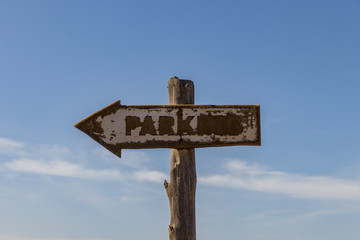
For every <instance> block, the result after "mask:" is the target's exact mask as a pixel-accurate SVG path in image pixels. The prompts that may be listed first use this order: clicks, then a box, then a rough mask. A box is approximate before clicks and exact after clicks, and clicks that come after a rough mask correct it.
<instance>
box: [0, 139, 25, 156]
mask: <svg viewBox="0 0 360 240" xmlns="http://www.w3.org/2000/svg"><path fill="white" fill-rule="evenodd" d="M24 146H25V144H24V143H23V142H19V141H15V140H12V139H9V138H3V137H0V154H15V153H19V151H21V150H22V148H23V147H24Z"/></svg>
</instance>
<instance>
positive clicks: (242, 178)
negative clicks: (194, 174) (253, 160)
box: [199, 160, 360, 201]
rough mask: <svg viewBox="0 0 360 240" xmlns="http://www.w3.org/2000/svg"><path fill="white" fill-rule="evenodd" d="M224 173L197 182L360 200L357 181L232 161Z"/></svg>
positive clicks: (292, 194) (304, 196)
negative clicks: (271, 169)
mask: <svg viewBox="0 0 360 240" xmlns="http://www.w3.org/2000/svg"><path fill="white" fill-rule="evenodd" d="M225 169H226V171H227V173H226V174H219V175H212V176H206V177H199V183H201V184H205V185H210V186H217V187H228V188H236V189H244V190H250V191H258V192H268V193H280V194H285V195H288V196H291V197H294V198H301V199H318V200H353V201H359V200H360V181H359V180H353V181H352V180H344V179H338V178H332V177H325V176H303V175H300V174H292V173H285V172H279V171H269V170H266V169H264V168H263V167H261V166H259V165H256V164H254V165H249V164H247V163H246V162H243V161H238V160H231V161H228V162H227V163H226V164H225Z"/></svg>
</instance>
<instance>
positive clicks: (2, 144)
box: [0, 0, 360, 240]
mask: <svg viewBox="0 0 360 240" xmlns="http://www.w3.org/2000/svg"><path fill="white" fill-rule="evenodd" d="M359 10H360V2H359V1H350V0H349V1H339V0H338V1H333V0H330V1H324V0H314V1H306V0H305V1H280V0H278V1H276V0H274V1H257V0H256V1H169V0H167V1H110V0H108V1H45V0H43V1H39V0H35V1H20V0H19V1H10V0H0V83H1V86H0V110H1V115H0V116H1V117H0V212H1V214H0V240H20V239H21V240H35V239H36V240H45V239H46V240H95V239H96V240H114V239H129V240H131V239H144V238H145V237H146V238H147V239H149V240H158V239H167V238H168V232H167V226H168V224H169V218H170V217H169V205H168V199H167V196H166V193H165V190H164V188H163V184H162V182H163V180H164V179H168V178H169V177H168V174H169V167H170V166H169V165H170V150H169V149H151V150H123V157H122V158H121V159H119V158H117V157H116V156H114V155H112V154H111V153H109V152H107V151H106V150H105V149H103V148H102V147H101V146H100V145H98V144H97V143H96V142H94V141H93V140H92V139H90V138H89V137H88V136H86V135H85V134H83V133H82V132H80V131H78V130H77V129H76V128H74V127H73V124H75V123H76V122H78V121H80V120H81V119H83V118H84V117H86V116H88V115H90V114H91V113H93V112H95V111H97V110H99V109H101V108H103V107H105V106H107V105H108V104H110V103H112V102H114V101H115V100H118V99H120V100H121V102H122V104H126V105H136V104H140V105H143V104H167V103H168V93H167V88H166V87H167V81H168V79H169V78H170V77H172V76H178V77H179V78H183V79H191V80H193V81H194V84H195V103H196V104H259V105H261V124H262V146H261V147H251V146H237V147H222V148H204V149H197V150H196V164H197V175H198V186H197V196H196V198H197V200H196V204H197V206H196V208H197V209H196V211H197V212H196V216H197V237H198V239H207V240H215V239H246V240H282V239H283V240H298V239H301V240H302V239H308V240H315V239H316V240H318V239H328V240H335V239H336V240H338V239H348V240H358V239H359V236H360V230H359V227H358V224H357V222H358V219H359V218H360V177H359V175H360V161H359V159H360V150H359V147H358V143H359V141H358V138H359V136H360V128H359V126H358V123H359V122H360V113H359V111H358V103H359V100H360V97H359V94H358V90H359V88H360V70H359V65H360V30H359V24H360V15H359V14H358V13H359Z"/></svg>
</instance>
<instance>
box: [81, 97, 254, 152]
mask: <svg viewBox="0 0 360 240" xmlns="http://www.w3.org/2000/svg"><path fill="white" fill-rule="evenodd" d="M75 127H77V128H78V129H80V130H81V131H83V132H84V133H86V134H87V135H89V136H90V137H91V138H93V139H94V140H95V141H97V142H98V143H100V144H101V145H103V146H104V147H105V148H107V149H108V150H110V151H111V152H113V153H114V154H115V155H117V156H119V157H120V156H121V149H122V148H196V147H216V146H232V145H260V142H261V141H260V106H258V105H129V106H127V105H120V101H116V102H114V103H112V104H110V105H109V106H107V107H105V108H103V109H101V110H100V111H98V112H96V113H94V114H92V115H90V116H89V117H87V118H85V119H84V120H82V121H80V122H78V123H77V124H75Z"/></svg>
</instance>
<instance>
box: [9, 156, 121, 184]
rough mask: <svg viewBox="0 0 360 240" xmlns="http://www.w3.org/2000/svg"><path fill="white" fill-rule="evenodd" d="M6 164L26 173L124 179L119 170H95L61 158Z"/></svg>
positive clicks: (22, 160) (10, 168) (97, 178)
mask: <svg viewBox="0 0 360 240" xmlns="http://www.w3.org/2000/svg"><path fill="white" fill-rule="evenodd" d="M4 166H5V167H6V168H7V169H9V170H12V171H16V172H24V173H35V174H43V175H54V176H63V177H76V178H85V179H94V180H121V179H122V176H121V174H120V172H119V171H118V170H111V169H110V170H94V169H89V168H84V167H82V166H80V165H76V164H73V163H70V162H66V161H61V160H54V161H48V162H45V161H39V160H32V159H18V160H13V161H11V162H6V163H5V164H4Z"/></svg>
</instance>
